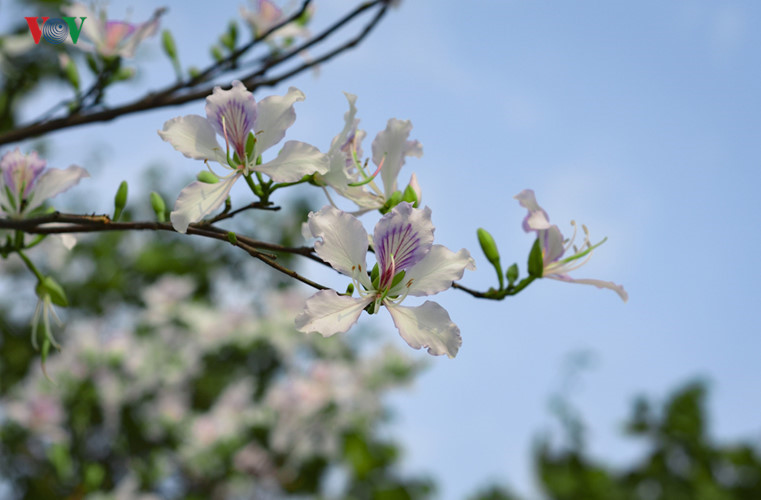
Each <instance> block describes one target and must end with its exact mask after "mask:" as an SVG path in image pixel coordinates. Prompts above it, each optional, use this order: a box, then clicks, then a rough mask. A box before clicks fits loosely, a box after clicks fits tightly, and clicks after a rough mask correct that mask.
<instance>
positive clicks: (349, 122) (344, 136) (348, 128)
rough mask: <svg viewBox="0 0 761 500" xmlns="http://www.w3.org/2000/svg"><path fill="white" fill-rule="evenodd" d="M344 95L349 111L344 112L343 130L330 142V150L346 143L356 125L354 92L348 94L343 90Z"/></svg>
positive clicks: (341, 146) (355, 97)
mask: <svg viewBox="0 0 761 500" xmlns="http://www.w3.org/2000/svg"><path fill="white" fill-rule="evenodd" d="M344 95H345V96H346V100H347V101H349V111H347V112H346V113H345V114H344V128H343V130H341V132H340V133H339V134H338V135H337V136H335V137H334V138H333V141H332V142H331V143H330V151H331V152H333V151H335V150H340V149H342V148H343V147H344V146H345V145H346V141H347V140H348V139H349V138H350V136H351V135H353V132H354V131H355V130H356V127H357V122H358V121H359V120H357V119H356V117H357V107H356V106H355V103H356V102H357V96H355V95H354V94H349V93H348V92H344Z"/></svg>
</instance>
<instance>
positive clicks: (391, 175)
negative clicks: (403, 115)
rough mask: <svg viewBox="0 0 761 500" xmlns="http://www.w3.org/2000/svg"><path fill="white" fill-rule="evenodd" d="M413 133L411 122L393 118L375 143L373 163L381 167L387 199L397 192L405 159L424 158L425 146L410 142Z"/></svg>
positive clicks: (376, 137)
mask: <svg viewBox="0 0 761 500" xmlns="http://www.w3.org/2000/svg"><path fill="white" fill-rule="evenodd" d="M411 131H412V123H411V122H410V121H409V120H397V119H396V118H391V119H390V120H389V121H388V124H387V125H386V129H385V130H383V131H382V132H379V133H378V135H377V136H375V140H374V141H373V162H374V163H375V164H376V165H380V162H381V161H382V162H383V168H382V169H381V173H380V176H381V179H382V180H383V191H384V193H385V195H386V198H390V197H391V195H392V194H394V191H396V189H397V188H396V177H397V176H398V175H399V171H400V170H401V169H402V166H403V165H404V162H405V157H407V156H415V157H417V158H420V157H421V156H423V146H422V145H421V144H420V143H419V142H418V141H408V140H407V138H408V137H409V136H410V132H411Z"/></svg>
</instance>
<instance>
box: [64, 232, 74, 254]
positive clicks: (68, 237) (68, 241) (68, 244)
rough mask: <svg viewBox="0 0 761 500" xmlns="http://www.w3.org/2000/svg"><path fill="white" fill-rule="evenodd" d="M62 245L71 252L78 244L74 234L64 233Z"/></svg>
mask: <svg viewBox="0 0 761 500" xmlns="http://www.w3.org/2000/svg"><path fill="white" fill-rule="evenodd" d="M61 244H63V246H64V248H66V250H71V249H72V248H74V247H75V246H76V244H77V238H76V236H74V235H73V234H69V233H62V234H61Z"/></svg>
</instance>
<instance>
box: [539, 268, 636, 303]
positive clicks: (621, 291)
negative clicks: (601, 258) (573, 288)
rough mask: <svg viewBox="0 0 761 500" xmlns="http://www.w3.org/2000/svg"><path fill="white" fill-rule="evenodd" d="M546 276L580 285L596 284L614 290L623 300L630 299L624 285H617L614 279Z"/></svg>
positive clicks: (559, 275)
mask: <svg viewBox="0 0 761 500" xmlns="http://www.w3.org/2000/svg"><path fill="white" fill-rule="evenodd" d="M546 278H552V279H556V280H559V281H566V282H568V283H578V284H580V285H592V286H596V287H597V288H607V289H609V290H613V291H614V292H616V293H617V294H618V296H619V297H621V300H623V301H624V302H626V301H628V300H629V294H628V293H626V290H624V287H623V285H617V284H616V283H613V282H612V281H602V280H594V279H575V278H571V277H570V276H568V275H567V274H553V275H551V276H546Z"/></svg>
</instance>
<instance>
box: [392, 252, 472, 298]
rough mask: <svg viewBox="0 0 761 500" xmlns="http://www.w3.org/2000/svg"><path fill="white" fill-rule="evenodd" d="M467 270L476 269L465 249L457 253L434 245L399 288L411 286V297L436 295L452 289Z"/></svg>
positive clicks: (408, 272) (407, 274)
mask: <svg viewBox="0 0 761 500" xmlns="http://www.w3.org/2000/svg"><path fill="white" fill-rule="evenodd" d="M466 269H469V270H471V271H474V270H475V269H476V265H475V262H474V261H473V258H472V257H471V256H470V252H468V251H467V250H465V249H464V248H463V249H462V250H460V251H459V252H457V253H455V252H453V251H451V250H450V249H448V248H447V247H445V246H443V245H433V246H432V247H431V251H430V252H428V255H426V256H425V257H424V258H423V260H421V261H420V262H418V263H417V264H415V265H414V266H413V267H412V268H411V269H409V270H408V271H407V273H406V274H405V275H404V280H403V281H402V283H400V284H399V285H398V286H401V287H405V286H407V284H410V286H409V292H408V293H409V295H414V296H422V295H434V294H436V293H439V292H443V291H444V290H446V289H448V288H449V287H451V286H452V282H453V281H457V280H459V279H460V278H462V275H463V273H465V270H466ZM410 282H411V283H410ZM399 290H400V291H403V290H404V288H399Z"/></svg>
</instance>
